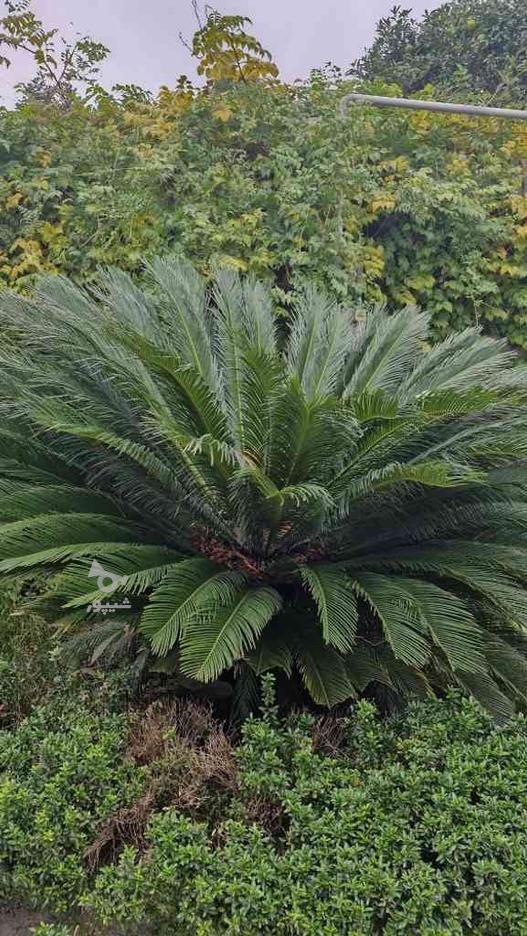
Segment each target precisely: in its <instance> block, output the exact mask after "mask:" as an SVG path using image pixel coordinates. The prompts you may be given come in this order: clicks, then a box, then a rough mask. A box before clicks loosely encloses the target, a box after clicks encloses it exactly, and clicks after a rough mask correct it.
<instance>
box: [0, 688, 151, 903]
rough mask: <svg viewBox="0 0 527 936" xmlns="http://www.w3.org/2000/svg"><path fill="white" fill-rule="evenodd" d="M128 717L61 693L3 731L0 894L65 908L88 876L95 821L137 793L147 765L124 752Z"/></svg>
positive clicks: (0, 744) (0, 755)
mask: <svg viewBox="0 0 527 936" xmlns="http://www.w3.org/2000/svg"><path fill="white" fill-rule="evenodd" d="M125 745H126V720H125V718H124V717H123V716H120V715H109V714H105V715H100V714H95V713H94V712H92V711H91V710H90V708H89V707H87V706H86V705H85V704H83V703H82V701H80V700H79V701H72V699H71V698H70V699H67V698H66V697H65V696H63V697H62V698H61V699H60V700H59V701H57V702H55V703H54V704H52V705H48V706H47V707H42V708H40V709H37V710H35V711H34V712H33V713H32V714H31V715H30V716H29V717H28V718H26V719H25V721H24V722H23V723H22V724H21V725H20V726H18V727H17V728H16V730H14V731H12V732H9V731H2V732H0V777H1V779H0V825H1V828H2V839H1V844H0V855H1V858H0V860H1V867H2V872H1V876H0V893H1V894H2V898H3V900H5V901H10V902H15V901H23V902H26V903H27V902H33V901H35V902H36V903H38V904H39V909H42V908H43V907H46V906H50V907H52V908H53V909H54V910H56V911H59V912H66V911H67V910H69V909H70V908H71V907H72V906H74V905H75V903H76V901H77V900H78V899H79V897H80V895H81V893H82V891H83V889H84V888H85V886H86V882H87V871H86V867H85V864H84V861H83V852H84V850H85V848H86V847H87V846H88V845H89V844H90V843H91V841H92V840H93V837H94V835H95V830H96V828H97V824H98V822H100V821H102V820H103V819H105V818H106V817H107V816H108V815H109V814H110V813H112V812H114V811H115V810H116V809H118V808H119V807H120V806H121V805H125V804H127V803H129V802H132V801H133V800H134V799H136V798H137V797H138V796H139V794H140V792H141V790H142V786H143V771H142V770H141V768H139V767H136V766H135V765H132V764H129V763H126V762H124V761H123V759H122V754H123V750H124V748H125Z"/></svg>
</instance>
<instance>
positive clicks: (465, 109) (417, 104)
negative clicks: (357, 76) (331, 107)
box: [340, 91, 527, 120]
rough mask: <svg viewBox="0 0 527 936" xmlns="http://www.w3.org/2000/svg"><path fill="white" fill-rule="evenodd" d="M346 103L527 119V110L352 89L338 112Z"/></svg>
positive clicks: (343, 111)
mask: <svg viewBox="0 0 527 936" xmlns="http://www.w3.org/2000/svg"><path fill="white" fill-rule="evenodd" d="M348 104H373V105H374V106H375V107H405V108H409V110H425V111H439V112H441V113H444V114H465V115H466V116H467V117H506V118H508V119H509V120H527V110H511V109H510V108H506V107H479V106H476V105H475V104H444V103H443V102H441V101H415V100H414V99H413V98H396V97H381V96H380V95H377V94H359V93H358V92H356V91H352V92H351V94H346V96H345V97H343V98H342V101H341V102H340V113H341V114H342V116H344V114H345V113H346V107H347V106H348Z"/></svg>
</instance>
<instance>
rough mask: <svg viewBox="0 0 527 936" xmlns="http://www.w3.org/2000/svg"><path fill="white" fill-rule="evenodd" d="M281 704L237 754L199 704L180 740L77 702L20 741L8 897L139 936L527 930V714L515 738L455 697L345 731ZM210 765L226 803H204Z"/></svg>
mask: <svg viewBox="0 0 527 936" xmlns="http://www.w3.org/2000/svg"><path fill="white" fill-rule="evenodd" d="M265 696H266V698H267V700H268V702H267V705H266V708H265V710H264V714H263V717H261V718H255V719H250V720H249V721H247V722H246V723H245V726H244V729H243V734H242V738H241V741H240V743H239V745H238V746H237V747H234V748H233V746H232V743H229V742H228V740H227V738H226V737H225V736H224V735H222V738H223V740H222V742H221V748H220V749H218V748H212V747H210V746H208V745H207V743H204V740H203V737H202V734H203V730H207V725H208V724H209V721H210V716H208V714H207V712H206V710H205V711H204V712H203V713H202V717H201V718H200V716H199V713H198V710H197V708H196V707H193V706H192V707H190V708H189V709H188V711H187V712H185V708H184V707H182V708H181V709H180V713H179V721H178V728H177V729H176V730H175V729H174V726H172V727H171V726H170V721H169V720H168V721H166V723H165V726H164V728H163V723H162V722H161V721H159V720H158V724H157V727H156V722H155V719H153V718H152V716H151V714H150V713H149V712H148V711H147V712H146V713H145V712H140V713H139V712H138V713H136V714H135V715H132V716H131V717H132V732H131V733H130V726H129V725H127V724H126V720H125V719H124V718H123V717H121V716H115V715H113V716H111V715H105V716H101V715H98V716H95V715H94V714H93V712H90V710H89V708H88V707H86V706H85V705H83V706H79V704H72V703H71V701H70V702H69V703H67V704H64V702H63V703H62V705H61V706H60V707H59V706H56V705H55V706H47V707H44V708H42V709H40V710H38V711H35V712H34V713H33V714H32V715H31V716H30V717H29V718H28V719H27V720H26V721H25V722H24V723H23V724H22V725H20V726H19V727H18V728H17V729H16V730H14V731H13V732H1V733H0V819H1V823H2V830H3V836H2V844H1V846H0V847H1V848H2V849H3V852H2V862H3V864H2V878H1V887H2V896H3V897H4V898H5V899H6V900H8V901H13V900H20V899H22V900H24V901H25V902H26V903H31V904H32V905H35V906H38V907H39V909H42V908H43V907H45V909H46V910H47V912H48V913H49V912H55V913H57V912H60V913H62V912H64V911H67V912H68V918H69V919H70V920H72V921H73V922H74V921H75V919H76V918H78V914H79V910H80V908H81V906H82V907H83V908H84V911H88V914H89V915H87V914H86V912H84V914H83V922H84V924H85V926H87V927H88V931H90V932H91V931H92V929H97V928H98V925H99V924H100V923H102V924H105V923H106V924H110V926H111V928H112V930H113V929H115V928H117V929H118V931H119V932H123V933H126V934H127V936H133V934H135V933H137V934H139V933H144V932H145V931H150V929H151V930H152V931H154V932H156V933H159V934H160V936H165V934H166V936H168V934H172V933H174V932H177V933H178V934H181V936H187V934H191V933H196V932H203V933H206V934H208V936H220V934H227V933H229V934H231V933H242V932H243V933H244V934H247V936H268V934H269V936H270V934H276V933H283V934H284V936H285V934H287V936H291V934H293V933H295V934H298V936H319V934H322V936H332V934H334V933H336V932H353V933H357V936H373V934H374V933H375V934H379V933H382V934H394V933H402V934H408V936H410V934H414V933H416V932H419V933H423V934H428V933H430V934H432V933H435V932H445V933H459V934H460V936H462V934H465V933H466V934H468V933H474V934H476V936H490V934H492V933H500V934H504V936H517V934H518V933H521V932H522V928H523V922H524V906H525V899H526V893H525V875H524V867H525V839H526V834H527V813H526V807H525V803H526V801H527V795H526V794H527V790H526V777H527V770H526V767H527V764H526V744H525V720H524V718H523V717H519V718H517V719H515V720H514V721H512V722H511V723H510V724H509V725H508V726H507V727H506V728H505V729H501V730H499V731H497V730H496V729H495V728H494V727H493V725H492V722H491V720H490V719H489V718H487V717H486V716H485V715H483V714H482V713H481V710H480V709H478V707H477V706H476V705H475V704H474V703H473V702H470V701H469V700H467V699H466V698H462V697H461V696H460V694H459V693H455V694H451V695H449V697H448V699H447V700H444V701H442V702H438V701H435V700H434V701H429V702H427V703H418V704H415V705H412V706H410V707H409V709H408V710H407V711H406V713H405V715H404V717H400V716H399V717H397V718H394V719H390V720H384V721H380V720H378V718H377V715H376V712H375V709H374V707H373V706H372V705H371V704H370V703H367V702H360V703H359V704H358V705H357V706H356V709H355V711H354V712H353V713H352V715H351V716H348V717H346V718H340V719H322V720H320V719H316V720H314V719H313V718H312V717H308V716H306V715H300V716H296V717H295V718H289V719H287V720H282V719H281V718H279V717H278V715H277V711H276V708H275V707H274V706H273V705H272V692H271V691H270V687H269V686H267V687H266V689H265ZM270 703H271V704H270ZM134 721H135V723H136V729H135V730H136V731H137V728H138V727H139V726H141V732H140V735H136V737H135V739H134V735H133V733H134V728H133V723H134ZM185 725H186V728H185ZM200 725H201V727H200ZM186 732H187V733H188V732H190V734H189V738H193V741H191V742H189V741H188V740H186V737H185V733H186ZM215 737H216V742H217V741H218V739H219V737H220V735H215ZM134 745H135V747H134ZM167 748H170V749H171V755H170V757H167ZM125 750H126V754H127V756H126V760H125V762H124V763H123V753H124V751H125ZM177 752H179V753H177ZM138 760H140V761H142V763H143V764H144V763H145V761H148V762H149V763H148V766H147V767H145V766H138V765H137V761H138ZM227 763H228V764H229V766H228V770H226V769H225V768H226V765H227ZM198 765H199V769H200V770H201V771H202V773H203V775H204V776H205V775H206V776H207V777H208V792H207V791H206V790H205V789H202V791H201V794H200V797H201V804H199V803H198V801H197V800H196V799H195V798H194V799H193V798H192V797H193V794H194V793H195V792H196V791H195V790H194V791H191V796H190V797H187V799H188V802H187V804H186V805H185V802H184V800H185V796H186V793H187V792H188V790H189V786H188V784H187V783H185V782H184V778H185V776H186V775H187V774H188V777H191V776H192V777H194V776H195V775H196V768H197V767H198ZM222 765H223V766H222ZM222 769H223V773H222ZM233 771H234V773H233ZM186 772H187V774H186ZM149 776H150V777H152V776H155V777H156V778H157V779H156V783H157V790H158V800H157V802H156V803H152V800H151V798H149V797H148V789H149V787H148V783H149V780H148V777H149ZM227 783H228V784H229V785H230V789H229V792H228V795H222V796H218V793H219V792H220V791H221V789H222V787H223V793H224V794H225V793H226V792H227V790H226V784H227ZM211 793H215V796H214V798H213V797H211V795H210V794H211ZM171 797H173V801H172V803H171V804H170V798H171ZM167 800H168V802H167ZM176 803H177V805H176ZM203 805H205V811H204V812H200V811H199V808H198V809H197V807H198V806H203ZM163 807H164V808H163ZM145 808H146V809H147V811H148V809H150V820H149V822H148V826H147V829H146V839H145V840H143V837H142V835H141V836H139V838H140V843H139V842H138V841H137V835H136V831H135V830H136V829H137V827H138V826H139V825H140V824H141V822H142V816H143V813H144V810H145ZM218 809H219V811H218ZM134 821H135V826H134ZM112 830H113V832H114V840H113V844H114V850H113V852H112V850H111V849H110V851H109V852H107V853H105V854H104V856H103V861H102V866H101V865H99V866H97V865H95V866H94V865H93V864H91V863H90V861H88V860H87V856H88V855H89V854H91V853H93V847H94V843H96V844H97V845H98V847H100V845H101V842H103V841H104V842H107V841H108V836H109V834H110V833H111V831H112ZM133 842H135V844H132V843H133ZM123 846H124V847H123ZM175 881H176V882H177V887H175V886H174V882H175ZM71 930H73V923H72V927H71ZM71 930H70V929H67V928H65V927H64V926H63V925H61V924H53V923H50V924H46V925H44V924H42V925H41V928H40V929H37V932H40V931H42V936H44V934H46V936H48V934H49V936H51V933H53V934H57V936H58V934H59V933H60V936H62V933H63V932H64V934H65V933H66V932H70V931H71ZM74 932H77V929H75V930H74Z"/></svg>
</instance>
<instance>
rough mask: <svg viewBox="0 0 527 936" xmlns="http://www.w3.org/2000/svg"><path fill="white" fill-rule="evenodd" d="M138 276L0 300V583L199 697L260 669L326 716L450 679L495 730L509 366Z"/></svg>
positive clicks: (522, 469) (161, 267) (422, 338)
mask: <svg viewBox="0 0 527 936" xmlns="http://www.w3.org/2000/svg"><path fill="white" fill-rule="evenodd" d="M145 281H146V283H147V286H146V288H145V289H140V288H138V287H137V286H135V285H134V283H133V282H132V281H131V279H130V278H129V277H128V276H127V275H125V274H123V273H120V272H117V271H111V272H109V273H106V274H104V275H102V276H101V279H100V282H99V285H98V287H97V288H95V289H91V290H90V291H86V290H82V289H80V288H78V287H76V286H75V285H73V284H72V283H70V282H68V281H67V280H64V279H61V278H58V277H53V278H50V279H49V280H48V281H45V282H44V283H43V284H42V285H41V287H40V288H39V290H38V292H37V293H36V294H35V296H34V298H32V299H26V298H22V297H20V296H15V295H10V294H8V293H4V294H3V296H2V299H1V302H0V305H1V324H2V329H3V333H4V341H3V350H2V352H1V391H0V398H1V411H2V425H1V436H2V452H1V461H0V479H1V480H0V485H1V509H2V514H3V525H2V527H1V531H0V534H1V535H0V558H1V560H2V561H1V564H0V570H1V571H2V572H3V573H5V574H15V575H20V574H27V572H28V570H34V569H35V568H37V567H45V569H46V570H47V572H48V575H49V582H50V590H51V594H52V600H53V602H54V606H55V608H56V609H58V607H60V609H61V610H60V614H59V618H58V619H59V620H60V622H61V623H62V626H63V627H65V628H68V629H69V630H70V631H73V632H74V631H75V629H77V628H79V627H83V628H84V632H85V633H87V634H88V637H89V638H90V639H92V640H93V645H94V646H95V644H97V643H98V650H97V653H99V652H101V653H102V652H104V651H106V650H108V649H109V648H111V647H112V646H113V647H114V648H115V647H116V646H120V643H119V642H120V641H122V640H123V633H125V632H126V634H128V635H134V640H135V641H136V642H137V641H139V642H140V641H143V644H144V643H146V644H147V645H148V646H149V647H150V648H151V651H152V652H153V654H156V655H159V656H166V655H167V654H170V656H171V659H173V660H176V663H177V666H178V667H179V669H180V672H181V673H182V674H183V676H187V677H192V679H195V680H199V681H202V682H207V681H211V680H215V679H216V678H217V677H218V676H219V675H220V674H222V673H223V672H224V671H228V670H233V671H234V672H235V671H236V668H238V669H243V670H244V671H249V668H250V669H251V670H252V671H254V672H255V673H258V674H259V673H261V672H263V671H265V670H268V669H274V668H277V669H281V670H283V671H285V673H287V674H292V673H293V672H295V673H296V674H300V676H301V678H302V679H303V682H304V684H305V686H306V687H307V690H308V691H309V693H310V694H311V696H312V697H313V699H314V700H315V701H316V702H317V703H321V704H324V705H327V706H331V705H333V704H335V703H338V702H340V701H342V700H345V699H348V698H350V697H353V696H354V695H356V694H358V693H360V692H362V691H364V690H365V689H366V687H370V689H373V690H375V687H377V689H379V687H383V691H385V692H386V693H387V694H388V695H390V694H391V696H392V697H394V698H395V697H400V696H405V695H410V694H415V693H418V694H426V693H429V692H432V691H434V690H436V689H438V688H439V689H440V688H442V687H445V686H446V685H448V684H451V683H457V684H460V685H461V686H463V687H465V688H466V689H467V690H468V691H469V692H471V693H473V694H474V695H475V696H476V697H477V698H478V699H480V700H481V702H482V703H483V704H484V705H486V706H487V707H489V708H491V709H492V710H493V711H495V712H496V713H497V714H498V715H501V716H504V715H506V714H507V713H508V712H509V711H511V709H512V708H513V706H514V704H515V703H516V702H518V701H521V700H525V698H526V696H527V663H526V656H525V651H526V649H527V641H526V637H525V629H526V627H527V593H526V591H525V587H524V586H525V582H526V578H527V474H526V467H527V418H526V417H527V405H526V400H527V395H526V388H527V377H526V371H525V369H524V368H523V367H522V366H521V365H520V364H518V362H517V360H516V358H515V356H514V354H513V353H512V352H510V351H508V350H507V348H506V347H505V346H504V345H503V344H502V343H499V342H496V341H493V340H492V339H490V338H486V337H482V336H481V335H480V334H478V332H477V331H476V330H467V331H464V332H462V333H460V334H455V335H452V336H451V337H449V338H448V339H447V340H445V341H443V342H442V343H441V344H436V345H435V346H433V347H432V348H430V346H429V345H428V344H427V328H428V319H427V316H426V315H425V314H423V313H420V312H418V311H416V310H415V309H414V308H405V309H403V310H401V311H399V312H398V313H396V314H393V315H390V314H388V312H387V311H386V310H385V309H383V308H376V309H374V310H371V311H367V312H362V311H361V310H358V311H357V310H355V311H354V312H351V311H350V310H349V309H345V308H341V307H340V306H338V305H337V304H335V303H333V302H330V301H328V300H327V299H326V298H325V297H324V296H323V295H321V294H320V293H319V292H317V290H316V289H314V288H304V289H303V290H302V291H300V292H299V293H298V295H297V296H296V298H295V304H294V311H293V313H292V315H291V318H290V320H289V321H287V322H284V320H280V321H278V322H277V319H276V316H275V313H274V311H273V304H272V301H271V296H270V294H269V292H268V291H267V290H266V289H265V288H264V287H263V286H262V285H260V284H258V283H256V282H253V281H250V280H245V281H244V280H241V279H240V278H239V277H238V276H237V275H234V274H233V273H232V272H229V271H225V270H223V271H219V272H218V274H217V276H216V279H215V281H214V284H213V286H212V287H211V288H210V289H207V288H206V286H205V284H204V282H203V281H202V280H201V278H200V277H199V276H198V275H197V274H196V273H195V272H194V270H193V269H192V268H191V267H189V266H188V265H186V264H185V263H182V262H181V261H176V260H171V259H170V260H161V259H159V260H156V261H154V262H153V263H152V264H151V265H150V266H149V267H148V268H147V272H146V279H145ZM94 560H95V565H94ZM97 564H98V565H97ZM94 568H95V573H94V571H93V570H94ZM101 570H104V572H105V574H106V576H107V578H108V577H110V576H118V578H113V579H112V578H111V577H110V586H111V590H112V594H111V607H110V608H108V605H107V602H108V587H107V583H106V579H105V578H104V576H102V577H100V575H99V573H100V572H101ZM49 573H51V574H49ZM99 586H100V587H99ZM98 602H101V603H102V604H98ZM105 603H106V604H105ZM116 605H118V606H119V607H116Z"/></svg>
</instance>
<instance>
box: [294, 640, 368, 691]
mask: <svg viewBox="0 0 527 936" xmlns="http://www.w3.org/2000/svg"><path fill="white" fill-rule="evenodd" d="M298 636H299V639H298V642H297V645H296V649H295V659H296V664H297V666H298V669H299V671H300V675H301V676H302V680H303V682H304V685H305V687H306V689H307V690H308V692H309V694H310V695H311V697H312V698H313V699H314V701H315V702H316V703H317V704H318V705H324V706H326V707H327V708H332V706H334V705H338V704H339V702H345V701H346V700H347V699H350V698H353V696H354V695H355V690H354V687H353V684H352V682H351V680H350V678H349V676H348V673H347V670H346V665H345V662H344V659H343V657H342V656H341V654H340V653H338V652H337V650H335V649H334V648H333V647H330V646H328V644H326V643H324V641H323V640H322V637H319V636H318V635H317V634H316V632H314V631H313V632H311V631H309V632H304V633H302V634H299V635H298Z"/></svg>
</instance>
